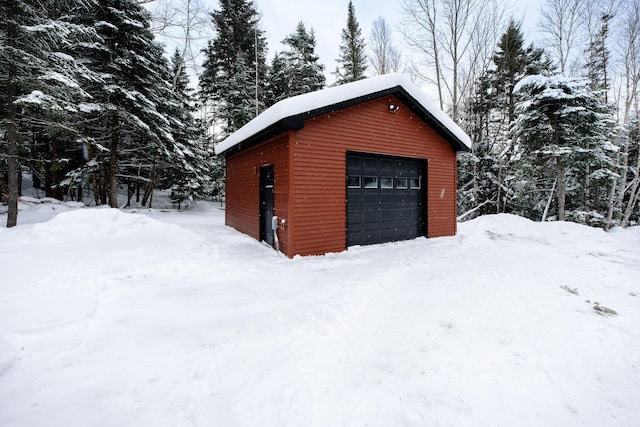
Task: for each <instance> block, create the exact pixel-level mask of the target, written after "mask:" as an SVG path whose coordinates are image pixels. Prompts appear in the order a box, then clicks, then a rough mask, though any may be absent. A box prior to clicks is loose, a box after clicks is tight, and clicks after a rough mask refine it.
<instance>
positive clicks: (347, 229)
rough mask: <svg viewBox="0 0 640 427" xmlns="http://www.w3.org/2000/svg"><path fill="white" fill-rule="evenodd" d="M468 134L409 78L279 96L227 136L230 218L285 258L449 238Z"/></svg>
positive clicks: (219, 149)
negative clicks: (459, 162)
mask: <svg viewBox="0 0 640 427" xmlns="http://www.w3.org/2000/svg"><path fill="white" fill-rule="evenodd" d="M470 148H471V140H470V139H469V136H468V135H466V134H465V133H464V131H463V130H462V129H460V127H459V126H458V125H456V124H455V123H454V122H453V121H452V120H451V118H449V117H448V116H447V115H446V114H445V113H443V112H442V111H440V109H439V108H438V107H437V105H435V104H433V102H432V101H431V100H430V99H429V97H428V96H427V95H426V94H424V93H423V92H422V91H421V90H420V89H419V88H417V87H416V86H415V85H414V84H413V83H411V81H410V80H409V79H407V78H406V77H404V76H401V75H397V74H395V75H394V74H385V75H382V76H376V77H371V78H368V79H364V80H359V81H356V82H352V83H347V84H343V85H339V86H334V87H330V88H327V89H324V90H321V91H317V92H312V93H306V94H303V95H299V96H295V97H292V98H289V99H285V100H282V101H280V102H279V103H277V104H276V105H273V106H272V107H270V108H268V109H267V110H265V111H263V112H262V113H261V114H260V115H258V116H257V117H256V118H255V119H253V120H252V121H251V122H249V123H247V124H246V125H245V126H243V127H242V128H240V129H238V130H237V131H236V132H235V133H233V134H232V135H230V136H229V137H228V138H227V139H225V140H224V141H223V142H221V143H219V144H218V145H217V146H216V153H217V154H218V155H221V156H223V157H224V158H225V195H226V205H225V223H226V224H227V225H228V226H230V227H233V228H235V229H236V230H239V231H241V232H243V233H246V234H248V235H249V236H252V237H254V238H255V239H258V240H262V241H264V242H267V243H268V244H270V245H271V246H272V247H274V248H275V249H276V250H280V251H281V252H282V253H284V254H285V255H287V256H288V257H294V256H296V255H302V256H307V255H322V254H326V253H330V252H341V251H344V250H347V249H348V248H353V247H355V246H360V245H371V244H376V243H385V242H393V241H400V240H409V239H413V238H415V237H419V236H424V237H426V238H435V237H441V236H453V235H455V233H456V227H457V220H456V217H457V214H456V201H457V193H456V180H457V170H456V166H457V164H456V155H457V153H458V152H465V151H469V150H470Z"/></svg>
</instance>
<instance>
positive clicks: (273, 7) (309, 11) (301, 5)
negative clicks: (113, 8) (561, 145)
mask: <svg viewBox="0 0 640 427" xmlns="http://www.w3.org/2000/svg"><path fill="white" fill-rule="evenodd" d="M164 1H170V0H164ZM201 1H202V2H203V4H204V6H205V8H207V9H208V10H215V9H217V8H218V0H201ZM505 1H506V4H507V5H508V7H510V8H511V10H512V16H513V17H514V19H516V20H520V21H522V22H523V24H522V29H523V32H524V33H525V36H526V37H527V39H528V40H529V41H534V40H536V39H537V38H538V35H537V32H536V25H537V19H538V16H539V11H540V7H541V4H542V2H543V0H511V1H509V0H505ZM254 2H255V5H256V7H257V9H258V12H259V13H260V14H261V20H260V21H261V27H262V29H263V30H265V32H266V33H267V38H268V48H269V54H268V59H269V60H270V59H271V58H272V57H273V55H274V53H275V52H277V51H280V50H283V49H284V46H283V45H282V44H281V43H280V42H281V41H282V40H283V39H284V38H285V37H286V36H287V35H289V34H291V33H292V32H293V31H294V30H295V28H296V25H297V24H298V22H300V21H302V22H304V24H305V26H306V27H307V28H308V29H309V28H313V30H314V31H315V34H316V41H317V44H316V53H317V54H318V55H319V56H320V63H322V64H324V65H325V67H326V69H325V74H326V75H327V78H328V83H331V82H332V81H333V76H332V75H331V72H333V71H335V69H336V66H337V63H336V62H335V60H336V59H337V58H338V56H339V50H338V47H339V45H340V34H341V31H342V29H343V28H344V27H345V25H346V22H347V8H348V4H349V0H320V1H308V0H254ZM154 3H155V4H158V3H156V2H154ZM353 5H354V8H355V12H356V19H357V20H358V23H359V24H360V27H361V28H362V35H363V36H364V37H365V39H366V40H368V38H369V34H370V31H371V25H372V23H373V21H375V20H376V19H377V18H378V17H383V18H384V19H385V20H386V21H387V23H388V24H389V25H390V26H391V27H392V36H393V38H394V40H395V43H396V45H397V46H398V47H400V48H401V49H402V47H403V46H402V36H401V35H400V33H399V31H398V28H397V27H398V26H399V25H400V23H401V20H402V18H403V15H402V12H401V8H402V1H401V0H353ZM149 6H150V8H153V7H154V6H153V3H152V4H151V5H149ZM206 33H207V35H206V36H205V38H203V39H202V40H199V41H197V42H196V45H201V46H204V44H205V43H206V39H207V38H210V37H211V36H212V29H211V28H209V29H208V30H207V31H206ZM198 49H200V47H199V48H197V49H194V50H196V51H197V50H198ZM404 53H405V54H406V53H408V52H407V50H406V49H404ZM202 59H203V58H202V55H200V56H199V58H197V59H196V61H195V65H196V66H200V65H201V64H202Z"/></svg>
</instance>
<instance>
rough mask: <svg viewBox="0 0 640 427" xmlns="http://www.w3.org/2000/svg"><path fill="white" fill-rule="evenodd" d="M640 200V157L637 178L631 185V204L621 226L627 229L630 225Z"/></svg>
mask: <svg viewBox="0 0 640 427" xmlns="http://www.w3.org/2000/svg"><path fill="white" fill-rule="evenodd" d="M639 200H640V156H639V157H638V164H637V166H636V173H635V178H634V179H633V183H632V184H631V193H630V195H629V204H627V209H626V211H625V212H624V216H623V217H622V221H621V222H620V225H622V226H623V227H626V226H627V225H629V219H630V218H631V215H632V214H633V211H634V209H635V207H636V204H637V203H638V201H639Z"/></svg>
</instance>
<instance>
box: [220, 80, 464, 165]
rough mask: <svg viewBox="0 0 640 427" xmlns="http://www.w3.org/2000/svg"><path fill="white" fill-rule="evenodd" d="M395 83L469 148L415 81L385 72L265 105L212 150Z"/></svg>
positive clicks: (452, 122) (451, 122)
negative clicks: (289, 119) (259, 112)
mask: <svg viewBox="0 0 640 427" xmlns="http://www.w3.org/2000/svg"><path fill="white" fill-rule="evenodd" d="M397 86H401V87H402V88H403V89H404V90H405V91H406V92H407V93H408V94H409V95H411V97H413V98H414V99H415V100H416V101H417V102H418V103H420V104H421V105H422V107H424V108H425V110H427V111H428V112H429V113H430V114H431V115H432V116H433V118H434V119H435V120H437V121H438V122H439V123H440V124H441V125H442V126H443V127H445V128H446V129H448V130H449V132H451V134H452V135H454V136H455V137H456V138H457V139H458V140H460V142H461V143H462V144H464V145H465V146H466V147H467V148H469V149H470V148H471V139H470V138H469V136H468V135H467V134H466V133H465V132H464V131H463V130H462V129H461V128H460V127H459V126H458V125H457V124H455V123H454V121H453V120H451V118H450V117H449V116H448V115H446V114H445V113H444V112H442V110H440V108H438V107H437V106H436V105H435V103H434V102H433V101H432V100H431V99H430V98H429V96H428V95H427V94H425V93H424V92H422V91H421V90H420V89H419V88H418V87H417V86H416V85H414V84H413V83H411V81H410V80H409V79H408V78H407V77H405V76H403V75H401V74H385V75H382V76H377V77H370V78H368V79H364V80H358V81H356V82H353V83H347V84H343V85H340V86H333V87H329V88H326V89H322V90H318V91H316V92H310V93H305V94H303V95H298V96H294V97H291V98H287V99H284V100H282V101H280V102H278V103H277V104H275V105H273V106H271V107H269V108H268V109H266V110H265V111H264V112H262V113H261V114H260V115H258V116H257V117H256V118H254V119H253V120H251V121H250V122H249V123H247V124H246V125H244V126H243V127H241V128H240V129H238V130H237V131H236V132H234V133H233V134H231V135H230V136H229V137H228V138H226V139H225V140H224V141H222V142H220V143H219V144H218V145H216V147H215V152H216V154H220V153H223V152H225V151H227V150H228V149H230V148H232V147H234V146H235V145H237V144H239V143H241V142H242V141H244V140H246V139H248V138H251V137H252V136H254V135H255V134H257V133H258V132H260V131H262V130H264V129H266V128H268V127H269V126H272V125H274V124H276V123H278V122H279V121H280V120H283V119H286V118H288V117H293V116H296V115H299V114H303V113H305V112H307V111H312V110H315V109H319V108H323V107H327V106H329V105H333V104H338V103H341V102H345V101H349V100H351V99H355V98H359V97H363V96H366V95H369V94H372V93H375V92H380V91H384V90H386V89H391V88H394V87H397Z"/></svg>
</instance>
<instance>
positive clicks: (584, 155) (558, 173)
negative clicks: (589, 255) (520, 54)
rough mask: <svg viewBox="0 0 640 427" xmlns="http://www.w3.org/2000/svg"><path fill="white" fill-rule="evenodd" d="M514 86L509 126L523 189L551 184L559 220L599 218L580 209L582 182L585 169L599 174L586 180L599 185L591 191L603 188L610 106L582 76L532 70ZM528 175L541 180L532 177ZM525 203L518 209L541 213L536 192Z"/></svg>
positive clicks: (607, 162) (609, 149) (609, 165)
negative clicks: (514, 100)
mask: <svg viewBox="0 0 640 427" xmlns="http://www.w3.org/2000/svg"><path fill="white" fill-rule="evenodd" d="M515 92H516V95H517V97H518V104H517V106H516V114H517V115H518V118H517V120H516V121H515V123H514V126H513V130H512V132H513V137H514V139H515V140H516V141H517V142H518V144H519V145H518V148H519V151H520V153H519V154H520V160H519V162H520V168H519V170H520V172H521V181H522V182H528V183H529V185H527V186H523V189H524V190H526V192H527V193H529V194H535V193H539V192H540V190H541V189H542V190H543V191H545V192H548V191H549V189H551V188H554V189H555V193H556V198H555V201H556V205H555V208H556V210H557V219H559V220H560V221H564V220H565V219H571V220H574V221H578V222H585V223H590V224H594V220H595V221H599V222H600V223H601V222H602V219H603V218H604V217H603V215H602V213H598V212H591V211H587V210H586V209H585V208H588V206H586V201H585V200H584V199H583V197H581V194H583V192H582V191H581V185H582V183H584V182H585V180H584V177H585V174H589V175H591V176H592V177H593V178H601V179H592V180H591V184H593V185H599V186H600V187H597V188H595V189H594V191H595V192H602V193H606V191H605V189H606V185H607V183H608V182H609V175H610V174H611V173H612V163H613V162H612V160H611V153H612V152H613V151H614V150H615V149H614V148H613V146H612V145H611V143H610V142H609V140H608V136H609V134H610V133H611V130H612V128H613V120H612V116H611V113H610V111H609V110H608V108H607V107H606V106H605V105H604V104H603V103H602V101H601V100H600V98H599V97H598V96H597V94H595V93H594V92H592V91H590V90H589V88H588V82H587V81H585V80H577V79H569V78H565V77H562V76H555V77H543V76H539V75H538V76H531V77H529V78H526V79H524V80H522V81H521V82H520V83H519V84H518V85H517V86H516V88H515ZM532 176H536V177H539V178H540V181H541V183H538V182H535V181H534V182H532V180H531V178H532ZM552 179H553V180H554V183H553V184H552V182H551V180H552ZM540 184H542V185H540ZM541 187H542V188H541ZM530 209H531V211H529V212H522V213H523V214H525V215H527V216H529V217H532V216H533V215H535V214H536V211H537V214H538V215H539V214H540V213H541V212H540V211H541V203H540V198H538V201H537V202H536V203H535V205H532V206H530ZM544 211H545V212H546V209H544ZM542 216H543V218H544V214H543V215H542Z"/></svg>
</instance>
